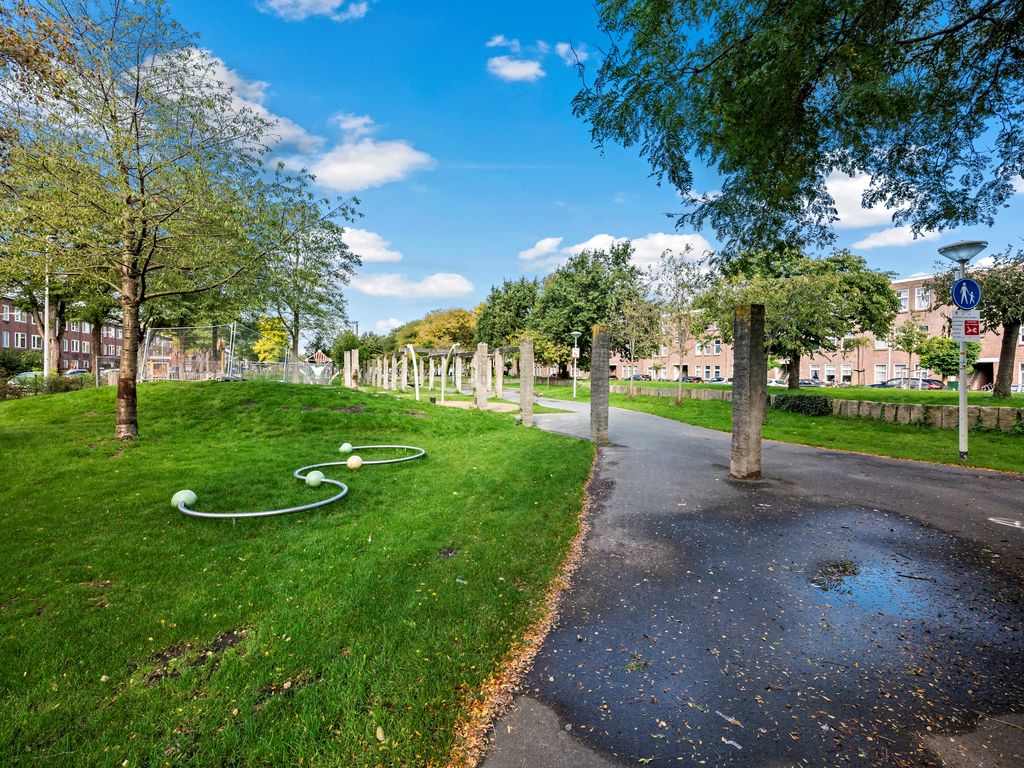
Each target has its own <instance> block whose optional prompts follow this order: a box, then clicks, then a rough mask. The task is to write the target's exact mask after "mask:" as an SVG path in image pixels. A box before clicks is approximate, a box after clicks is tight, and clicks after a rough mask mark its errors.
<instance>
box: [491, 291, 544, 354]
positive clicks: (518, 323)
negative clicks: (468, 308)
mask: <svg viewBox="0 0 1024 768" xmlns="http://www.w3.org/2000/svg"><path fill="white" fill-rule="evenodd" d="M539 293H540V283H539V282H538V281H537V280H536V279H534V280H531V279H529V278H526V277H521V278H519V279H518V280H505V281H504V282H503V283H502V284H501V285H500V286H497V285H492V286H491V292H490V293H489V294H488V295H487V299H486V300H485V301H484V303H483V304H482V305H481V307H480V311H479V313H478V314H477V322H476V341H477V342H483V343H485V344H487V346H489V347H504V346H506V345H508V344H514V343H516V342H518V341H519V339H520V337H521V336H522V335H523V334H524V333H525V332H526V329H527V328H528V327H529V324H530V317H531V315H532V314H533V310H534V307H535V306H536V305H537V297H538V295H539Z"/></svg>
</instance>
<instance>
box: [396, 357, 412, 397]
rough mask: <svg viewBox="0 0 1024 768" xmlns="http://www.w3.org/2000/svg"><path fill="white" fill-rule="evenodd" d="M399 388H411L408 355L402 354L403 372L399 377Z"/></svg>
mask: <svg viewBox="0 0 1024 768" xmlns="http://www.w3.org/2000/svg"><path fill="white" fill-rule="evenodd" d="M398 388H399V389H402V390H404V389H408V388H409V356H408V355H402V373H401V374H400V376H399V379H398Z"/></svg>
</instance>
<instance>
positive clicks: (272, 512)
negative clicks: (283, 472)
mask: <svg viewBox="0 0 1024 768" xmlns="http://www.w3.org/2000/svg"><path fill="white" fill-rule="evenodd" d="M340 450H341V452H342V453H347V454H350V455H349V457H348V458H347V459H345V461H325V462H321V463H320V464H309V465H308V466H305V467H299V468H298V469H296V470H295V471H294V472H293V473H292V477H294V478H296V479H297V480H303V481H305V483H306V485H308V486H310V487H311V488H317V487H319V486H320V485H321V484H323V483H327V484H329V485H333V486H336V487H337V488H340V489H341V490H340V491H339V492H338V493H336V494H334V495H333V496H331V497H330V498H327V499H323V500H321V501H314V502H311V503H309V504H300V505H299V506H296V507H286V508H284V509H267V510H260V511H256V512H200V511H198V510H195V509H192V506H194V505H195V504H196V502H197V501H198V497H197V496H196V494H195V493H194V492H193V491H190V490H181V491H178V492H177V493H175V494H174V496H172V497H171V506H172V507H174V508H175V509H176V510H178V511H179V512H181V514H183V515H188V516H189V517H199V518H205V519H214V520H242V519H246V518H250V517H275V516H277V515H288V514H291V513H292V512H307V511H309V510H311V509H317V508H319V507H324V506H327V505H328V504H333V503H334V502H336V501H338V500H339V499H341V498H342V497H343V496H344V495H345V494H347V493H348V486H347V485H346V484H345V483H343V482H341V481H340V480H335V479H333V478H330V477H326V476H325V475H324V473H323V472H321V471H320V470H321V469H322V468H323V467H347V468H348V469H350V470H354V469H359V468H360V467H364V466H367V465H370V464H398V463H400V462H403V461H412V460H413V459H421V458H423V457H424V456H426V455H427V452H426V451H425V450H424V449H423V448H418V447H416V446H414V445H352V444H350V443H343V444H342V446H341V449H340ZM369 450H404V451H409V452H410V453H409V454H408V455H405V456H397V457H393V458H390V459H363V458H362V457H361V456H360V455H359V454H357V453H355V451H369ZM304 473H305V474H304Z"/></svg>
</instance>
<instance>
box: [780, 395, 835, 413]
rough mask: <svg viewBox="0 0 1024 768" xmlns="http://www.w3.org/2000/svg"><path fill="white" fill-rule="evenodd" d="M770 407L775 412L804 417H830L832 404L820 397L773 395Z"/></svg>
mask: <svg viewBox="0 0 1024 768" xmlns="http://www.w3.org/2000/svg"><path fill="white" fill-rule="evenodd" d="M772 407H773V408H774V409H775V410H777V411H787V412H788V413H802V414H803V415H804V416H831V415H832V402H831V401H830V400H829V399H828V398H827V397H822V396H821V395H775V401H774V402H773V403H772Z"/></svg>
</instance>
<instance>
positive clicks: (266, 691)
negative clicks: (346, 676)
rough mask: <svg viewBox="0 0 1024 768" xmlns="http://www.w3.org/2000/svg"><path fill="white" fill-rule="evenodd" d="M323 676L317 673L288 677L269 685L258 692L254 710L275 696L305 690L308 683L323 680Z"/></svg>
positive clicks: (289, 694)
mask: <svg viewBox="0 0 1024 768" xmlns="http://www.w3.org/2000/svg"><path fill="white" fill-rule="evenodd" d="M323 676H324V674H323V672H317V673H316V674H315V675H299V676H297V677H289V678H288V679H287V680H285V681H284V682H283V683H271V684H270V685H268V686H266V687H265V688H263V690H261V691H260V694H259V697H258V698H257V699H256V708H257V709H259V708H260V707H262V706H263V704H265V703H266V702H267V701H268V700H269V699H272V698H274V697H275V696H291V695H292V694H294V693H295V692H296V691H297V690H299V689H300V688H305V687H306V686H307V685H309V684H310V683H315V682H317V681H318V680H321V679H323Z"/></svg>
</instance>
